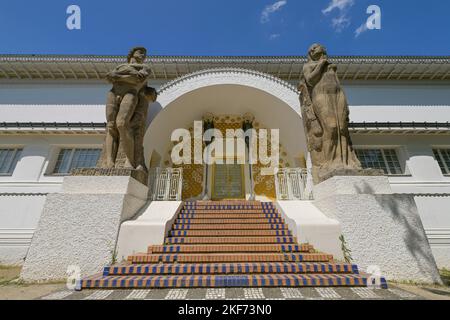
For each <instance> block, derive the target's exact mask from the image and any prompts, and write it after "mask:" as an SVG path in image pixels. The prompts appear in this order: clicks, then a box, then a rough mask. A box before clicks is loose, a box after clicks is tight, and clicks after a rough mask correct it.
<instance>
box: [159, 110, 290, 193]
mask: <svg viewBox="0 0 450 320" xmlns="http://www.w3.org/2000/svg"><path fill="white" fill-rule="evenodd" d="M242 121H243V119H242V116H240V115H218V116H215V117H214V127H215V128H216V129H219V130H220V131H221V133H222V134H223V136H224V137H225V134H226V130H227V129H234V130H236V129H241V128H242ZM253 125H254V128H255V129H267V128H266V127H265V126H263V125H262V124H261V123H260V122H258V121H257V120H255V121H254V123H253ZM189 131H190V132H191V136H193V128H189ZM175 144H176V143H175V142H173V143H171V144H170V145H169V147H168V150H167V153H166V155H165V156H164V161H163V163H164V166H165V167H174V168H180V167H182V168H183V187H182V198H183V200H188V199H192V198H195V197H198V196H200V195H201V193H202V191H203V179H204V178H203V172H204V165H198V164H191V165H178V166H177V165H172V161H171V157H170V156H171V153H172V148H173V146H174V145H175ZM204 148H205V144H204V143H203V146H202V150H203V149H204ZM268 150H269V152H270V150H271V144H270V131H269V136H268ZM191 152H192V154H191V156H192V159H193V158H194V155H193V153H194V141H193V142H192V145H191ZM289 166H290V163H289V161H288V154H287V152H286V151H285V150H284V148H283V146H282V145H281V144H280V168H285V167H289ZM264 167H268V165H267V166H266V165H262V164H261V163H259V162H258V164H255V165H252V172H253V181H254V191H255V194H256V195H259V196H266V197H267V198H270V199H275V198H276V191H275V177H274V176H272V175H270V176H263V175H261V169H262V168H264Z"/></svg>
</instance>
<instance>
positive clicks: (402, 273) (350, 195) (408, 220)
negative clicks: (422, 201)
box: [314, 176, 442, 283]
mask: <svg viewBox="0 0 450 320" xmlns="http://www.w3.org/2000/svg"><path fill="white" fill-rule="evenodd" d="M314 197H315V201H314V205H315V206H316V207H318V208H319V209H320V210H321V211H322V212H323V213H324V214H326V215H328V216H329V217H330V218H335V219H337V220H338V221H339V222H340V224H341V228H342V234H343V235H344V237H345V240H346V241H347V244H348V247H349V249H350V250H351V256H352V257H353V259H354V262H355V263H356V264H358V265H359V266H360V267H361V271H363V272H364V271H366V270H368V268H369V267H370V266H375V267H370V268H371V270H374V269H372V268H379V270H380V272H381V274H382V275H383V276H385V277H386V278H387V279H389V280H411V281H416V282H425V283H442V280H441V279H440V276H439V272H438V269H437V267H436V262H435V260H434V257H433V254H432V252H431V248H430V245H429V243H428V240H427V237H426V235H425V231H424V229H423V226H422V222H421V219H420V216H419V214H418V211H417V207H416V203H415V201H414V198H413V196H412V195H407V194H394V193H393V192H392V190H391V187H390V185H389V181H388V178H387V177H385V176H334V177H332V178H330V179H328V180H326V181H324V182H322V183H319V184H318V185H316V186H315V187H314Z"/></svg>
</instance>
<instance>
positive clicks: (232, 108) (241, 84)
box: [144, 68, 307, 200]
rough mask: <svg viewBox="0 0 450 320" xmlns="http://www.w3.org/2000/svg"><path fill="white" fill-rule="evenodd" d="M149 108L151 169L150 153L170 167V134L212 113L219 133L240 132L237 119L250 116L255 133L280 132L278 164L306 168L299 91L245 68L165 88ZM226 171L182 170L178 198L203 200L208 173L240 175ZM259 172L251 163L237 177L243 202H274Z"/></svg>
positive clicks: (269, 181) (269, 183)
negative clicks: (251, 199) (252, 197)
mask: <svg viewBox="0 0 450 320" xmlns="http://www.w3.org/2000/svg"><path fill="white" fill-rule="evenodd" d="M153 108H158V109H159V112H158V113H157V114H156V115H154V116H153V119H152V120H151V122H150V124H149V126H148V128H147V131H146V135H145V138H144V150H145V156H146V163H147V164H148V165H149V164H150V163H152V164H153V165H155V163H154V162H155V161H154V159H151V155H152V154H158V155H161V161H160V162H159V166H160V167H171V166H173V164H172V163H171V161H170V151H171V147H172V146H173V143H172V142H171V141H170V137H171V134H172V132H173V131H174V130H175V129H179V128H184V129H188V130H189V129H190V131H191V132H192V131H193V126H194V121H201V119H202V117H203V115H204V114H205V113H212V114H214V115H215V120H214V123H215V127H216V128H219V129H220V130H223V131H225V130H226V129H236V128H240V127H241V126H242V125H241V124H242V116H243V115H244V114H245V113H251V114H253V115H254V116H255V122H254V125H255V128H256V129H268V130H270V129H278V130H279V140H280V144H281V148H280V157H281V159H280V166H282V167H304V166H305V158H306V154H307V147H306V139H305V135H304V129H303V123H302V119H301V115H300V102H299V99H298V92H297V90H296V89H295V87H294V86H292V85H291V84H289V83H287V82H285V81H283V80H281V79H278V78H275V77H273V76H270V75H267V74H264V73H260V72H255V71H252V70H244V69H233V68H225V69H212V70H204V71H200V72H196V73H193V74H189V75H186V76H184V77H181V78H179V79H176V80H174V81H172V82H169V83H167V84H166V85H164V86H163V87H162V88H161V89H160V95H159V97H158V102H157V105H155V106H153ZM216 169H217V167H216ZM228 169H231V167H230V168H228ZM228 169H227V168H225V167H221V168H220V169H219V170H216V171H214V170H213V171H214V172H212V171H211V170H212V168H210V167H209V168H206V167H205V165H203V164H202V165H200V164H192V165H189V166H185V167H184V168H183V170H184V172H183V180H184V183H183V199H185V200H186V199H193V198H197V199H198V198H200V197H202V196H205V193H207V190H206V189H207V187H208V186H210V187H212V184H213V182H212V181H214V180H212V181H209V180H207V177H206V176H208V175H209V177H208V178H209V179H214V178H215V177H214V176H211V175H214V174H215V173H216V172H218V171H219V172H222V173H223V172H228V173H230V172H231V173H230V175H233V174H237V173H238V171H239V170H238V169H237V167H235V168H234V169H236V170H228ZM260 170H261V166H258V165H253V166H252V168H251V169H250V173H249V174H247V172H248V171H249V170H248V169H244V170H243V172H244V173H243V175H242V177H241V179H242V182H243V184H244V186H243V190H244V193H245V197H246V198H249V196H250V195H251V194H252V193H255V194H256V195H257V196H258V195H259V196H261V197H263V198H264V197H265V198H274V192H275V190H274V177H273V176H262V175H260V174H259V172H260ZM240 172H242V171H240ZM252 172H254V175H253V176H252V174H251V173H252ZM249 179H250V180H249ZM236 185H237V184H236ZM238 187H242V186H241V185H239V186H238ZM188 189H189V191H188ZM209 191H211V190H209ZM231 194H235V193H233V192H231Z"/></svg>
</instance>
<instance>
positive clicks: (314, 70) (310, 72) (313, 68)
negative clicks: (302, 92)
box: [303, 60, 328, 87]
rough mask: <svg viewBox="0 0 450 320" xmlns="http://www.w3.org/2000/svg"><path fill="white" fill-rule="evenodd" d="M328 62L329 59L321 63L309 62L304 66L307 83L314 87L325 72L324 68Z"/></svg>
mask: <svg viewBox="0 0 450 320" xmlns="http://www.w3.org/2000/svg"><path fill="white" fill-rule="evenodd" d="M327 63H328V62H327V60H321V61H320V62H319V63H315V64H308V63H307V64H305V65H304V66H303V74H304V76H305V80H306V83H307V84H308V85H309V86H311V87H314V86H315V85H316V84H317V82H319V80H320V77H321V76H322V73H323V68H324V66H325V65H326V64H327Z"/></svg>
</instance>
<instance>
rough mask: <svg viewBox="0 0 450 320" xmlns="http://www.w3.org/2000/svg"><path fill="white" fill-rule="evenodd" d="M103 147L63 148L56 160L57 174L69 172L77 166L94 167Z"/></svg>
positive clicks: (55, 170) (55, 171)
mask: <svg viewBox="0 0 450 320" xmlns="http://www.w3.org/2000/svg"><path fill="white" fill-rule="evenodd" d="M100 152H101V149H92V148H87V149H75V148H74V149H61V151H60V152H59V154H58V159H57V160H56V165H55V169H54V170H53V173H55V174H68V173H69V172H70V171H71V170H72V169H76V168H93V167H95V166H96V164H97V161H98V158H99V157H100Z"/></svg>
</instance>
